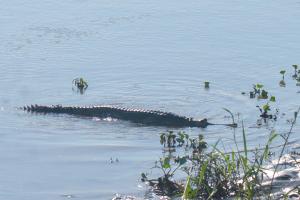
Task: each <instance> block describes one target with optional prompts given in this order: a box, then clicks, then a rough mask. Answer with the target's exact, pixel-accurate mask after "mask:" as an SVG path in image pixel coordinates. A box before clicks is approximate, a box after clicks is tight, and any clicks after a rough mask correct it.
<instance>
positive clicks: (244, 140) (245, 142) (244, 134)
mask: <svg viewBox="0 0 300 200" xmlns="http://www.w3.org/2000/svg"><path fill="white" fill-rule="evenodd" d="M242 128H243V142H244V151H245V156H246V159H248V150H247V140H246V132H245V127H244V122H242Z"/></svg>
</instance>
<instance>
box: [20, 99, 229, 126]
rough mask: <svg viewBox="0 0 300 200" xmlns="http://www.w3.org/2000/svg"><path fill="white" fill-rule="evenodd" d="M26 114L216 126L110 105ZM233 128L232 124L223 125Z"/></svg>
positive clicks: (32, 109)
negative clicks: (52, 114)
mask: <svg viewBox="0 0 300 200" xmlns="http://www.w3.org/2000/svg"><path fill="white" fill-rule="evenodd" d="M21 109H22V110H24V111H27V112H33V113H57V114H70V115H77V116H87V117H99V118H113V119H120V120H127V121H130V122H133V123H137V124H143V125H147V126H165V127H177V128H183V127H200V128H205V127H207V126H208V125H216V124H211V123H208V121H207V119H206V118H204V119H201V120H197V119H193V118H191V117H190V118H189V117H185V116H179V115H177V114H174V113H171V112H163V111H157V110H143V109H128V108H122V107H116V106H110V105H94V106H62V105H51V106H44V105H37V104H35V105H30V106H24V107H22V108H21ZM224 125H228V126H233V125H232V124H224Z"/></svg>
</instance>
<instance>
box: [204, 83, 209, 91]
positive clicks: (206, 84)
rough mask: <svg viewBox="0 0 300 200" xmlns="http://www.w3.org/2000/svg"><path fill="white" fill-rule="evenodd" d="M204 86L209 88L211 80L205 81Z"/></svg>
mask: <svg viewBox="0 0 300 200" xmlns="http://www.w3.org/2000/svg"><path fill="white" fill-rule="evenodd" d="M204 88H205V89H209V82H208V81H205V82H204Z"/></svg>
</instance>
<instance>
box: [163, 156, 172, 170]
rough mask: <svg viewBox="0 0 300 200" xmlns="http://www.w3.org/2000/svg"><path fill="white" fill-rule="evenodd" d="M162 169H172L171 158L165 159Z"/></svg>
mask: <svg viewBox="0 0 300 200" xmlns="http://www.w3.org/2000/svg"><path fill="white" fill-rule="evenodd" d="M162 167H163V168H164V169H168V168H171V165H170V158H163V163H162Z"/></svg>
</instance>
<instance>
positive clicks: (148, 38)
mask: <svg viewBox="0 0 300 200" xmlns="http://www.w3.org/2000/svg"><path fill="white" fill-rule="evenodd" d="M299 10H300V2H299V1H296V0H287V1H284V2H283V1H278V0H275V1H274V0H273V1H270V0H266V1H258V0H253V1H236V0H229V1H220V0H216V1H208V0H206V1H202V0H200V1H193V0H192V1H178V0H175V1H174V0H172V1H171V0H165V1H158V0H153V1H140V0H125V1H124V0H123V1H120V0H65V1H58V0H44V1H40V0H39V1H38V0H31V1H27V2H26V1H21V0H10V1H4V0H1V1H0V27H1V28H0V91H1V93H0V125H1V128H0V199H6V200H19V199H23V200H38V199H45V200H48V199H49V200H56V199H57V200H60V199H62V200H63V199H69V198H74V199H84V200H87V199H89V200H95V199H111V198H112V197H113V196H114V194H116V193H120V194H131V195H135V196H138V197H141V198H146V196H147V189H146V188H145V186H144V185H143V184H142V183H140V181H139V178H140V173H141V172H146V171H149V170H150V168H151V167H152V166H153V165H154V161H155V160H157V159H158V158H159V156H160V155H161V148H160V145H159V139H158V138H159V137H158V136H159V133H161V132H163V131H166V129H165V128H158V127H143V126H137V125H134V124H130V123H128V122H122V121H117V122H109V121H99V120H95V119H86V118H85V119H83V118H79V117H74V116H63V115H59V116H56V115H36V114H28V113H24V112H22V111H19V110H17V109H16V107H18V106H23V105H26V104H36V103H37V104H63V105H65V104H68V105H73V104H74V105H86V104H88V105H91V104H112V105H120V106H124V107H132V108H145V109H161V110H165V111H172V112H175V113H178V114H182V115H187V116H192V117H199V118H202V117H207V118H209V120H210V121H211V122H230V119H228V118H227V117H226V116H228V114H227V113H226V112H225V111H224V110H223V109H222V108H223V107H226V108H228V109H230V110H231V111H232V112H233V113H235V114H237V113H240V114H241V115H240V119H243V120H244V123H245V125H246V131H247V135H248V142H249V144H250V145H251V146H256V145H259V144H262V143H263V142H264V141H265V140H266V137H267V135H268V133H269V130H267V129H266V128H260V129H257V128H249V127H253V126H255V124H256V120H257V117H258V115H259V113H258V110H257V109H256V108H255V106H256V105H257V104H259V105H261V104H262V103H263V101H257V100H253V99H252V100H251V99H249V98H248V96H243V95H241V92H243V91H245V92H248V91H249V90H251V89H252V84H254V83H263V84H264V85H265V87H266V89H268V90H269V91H270V92H271V93H272V94H273V95H275V96H276V98H277V103H275V105H274V107H278V108H280V111H281V113H282V112H284V113H286V115H285V116H282V115H280V116H281V117H280V120H279V122H278V124H277V125H276V130H277V131H278V132H279V133H282V132H284V131H286V130H288V128H289V124H288V123H286V120H287V119H289V118H291V117H292V116H293V111H294V110H296V108H297V106H299V103H300V98H299V95H300V94H299V93H297V91H298V90H299V89H297V87H296V86H295V82H294V81H293V80H291V75H292V72H293V69H292V67H291V65H292V64H297V63H300V57H299V53H300V45H299V44H300V37H299V36H300V20H299V19H300V12H299ZM281 69H286V70H287V74H286V82H287V87H286V88H281V87H279V85H278V82H279V80H280V79H281V75H280V74H279V71H280V70H281ZM76 77H84V78H85V79H86V80H87V81H88V83H89V88H88V90H87V91H86V93H85V94H84V95H80V94H78V93H76V92H74V91H72V80H73V79H74V78H76ZM204 81H210V82H211V88H210V89H209V90H205V89H204V88H203V82H204ZM272 105H273V104H272ZM236 117H237V116H236ZM184 130H185V131H186V132H188V133H190V134H194V135H196V134H198V133H202V134H203V135H204V136H205V138H206V140H207V141H208V142H209V144H213V143H215V142H216V141H217V140H218V139H220V138H222V139H223V142H224V146H225V148H227V149H229V150H230V149H231V146H232V145H231V144H232V141H231V140H228V139H231V138H232V135H233V130H232V129H231V128H226V127H222V126H216V127H208V128H206V129H197V128H193V129H184ZM236 132H237V135H238V138H240V136H241V131H240V129H237V130H236ZM294 132H295V134H293V135H292V138H291V140H292V141H294V142H298V141H299V139H300V136H299V134H296V133H299V126H296V129H295V131H294ZM227 138H228V139H227ZM111 158H112V159H114V160H115V159H116V158H118V160H119V162H114V163H110V159H111Z"/></svg>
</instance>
